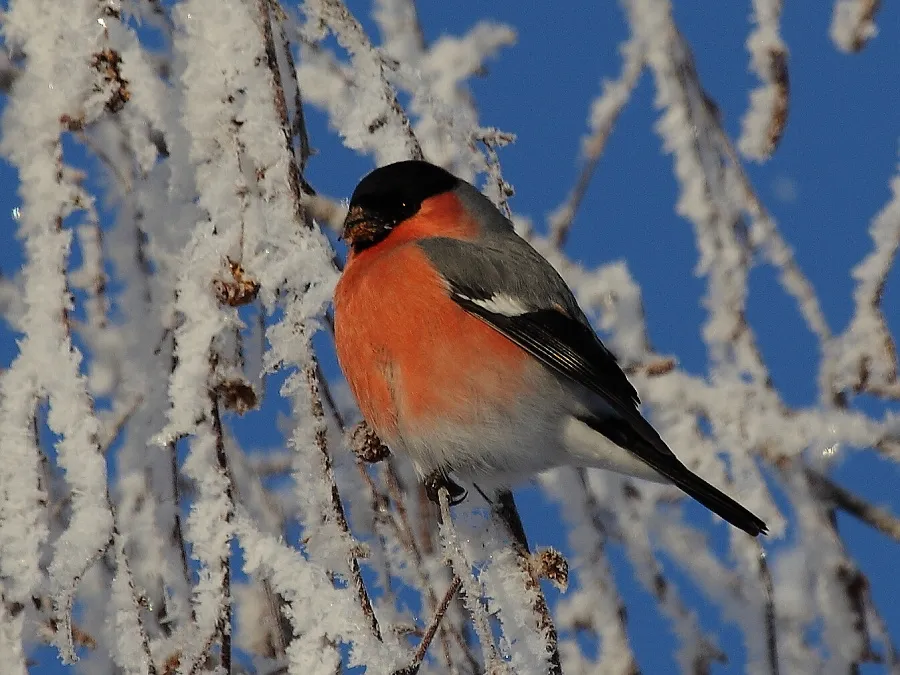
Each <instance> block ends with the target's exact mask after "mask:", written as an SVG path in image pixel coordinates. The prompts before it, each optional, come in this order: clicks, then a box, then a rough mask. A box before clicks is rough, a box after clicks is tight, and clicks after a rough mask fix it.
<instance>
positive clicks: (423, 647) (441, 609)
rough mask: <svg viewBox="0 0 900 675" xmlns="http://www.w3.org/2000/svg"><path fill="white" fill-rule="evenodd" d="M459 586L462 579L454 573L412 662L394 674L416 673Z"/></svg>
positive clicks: (414, 674) (412, 674) (413, 674)
mask: <svg viewBox="0 0 900 675" xmlns="http://www.w3.org/2000/svg"><path fill="white" fill-rule="evenodd" d="M460 587H462V579H460V578H459V577H458V576H457V575H455V574H454V575H453V580H452V581H451V582H450V587H449V588H448V589H447V592H446V593H445V594H444V597H443V599H442V600H441V604H439V605H438V607H437V610H436V611H435V613H434V616H433V617H432V618H431V623H429V624H428V628H426V629H425V634H424V635H423V636H422V641H421V642H420V643H419V646H418V647H416V651H415V653H414V654H413V660H412V663H411V664H409V665H408V666H407V667H406V668H402V669H400V670H398V671H395V673H394V675H416V673H418V672H419V668H420V667H421V666H422V662H423V661H424V660H425V653H426V652H427V651H428V647H429V646H430V645H431V641H432V640H433V639H434V636H435V633H437V630H438V627H439V626H440V625H441V620H442V619H443V618H444V614H446V613H447V609H448V608H449V607H450V603H451V602H452V600H453V598H454V597H455V596H456V594H457V593H458V592H459V589H460Z"/></svg>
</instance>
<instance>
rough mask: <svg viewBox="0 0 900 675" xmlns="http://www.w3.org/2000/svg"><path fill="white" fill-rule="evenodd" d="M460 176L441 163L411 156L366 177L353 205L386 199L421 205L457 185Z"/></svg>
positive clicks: (352, 198) (376, 170) (362, 204)
mask: <svg viewBox="0 0 900 675" xmlns="http://www.w3.org/2000/svg"><path fill="white" fill-rule="evenodd" d="M458 183H459V179H458V178H457V177H456V176H454V175H453V174H451V173H450V172H449V171H446V170H444V169H442V168H441V167H439V166H435V165H434V164H430V163H428V162H423V161H421V160H416V159H411V160H407V161H405V162H396V163H394V164H388V165H387V166H382V167H380V168H378V169H375V170H374V171H372V172H371V173H370V174H368V175H367V176H366V177H365V178H363V179H362V180H361V181H360V182H359V185H357V186H356V189H355V190H354V191H353V196H352V197H350V206H351V208H352V207H353V206H357V205H359V206H368V204H369V203H372V202H375V203H379V202H381V203H383V202H385V201H387V200H391V201H398V203H399V201H403V202H406V203H407V204H416V205H420V204H421V203H422V202H423V201H425V200H426V199H428V198H429V197H434V196H435V195H439V194H443V193H444V192H448V191H449V190H452V189H453V188H455V187H456V185H457V184H458Z"/></svg>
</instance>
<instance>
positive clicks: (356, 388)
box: [334, 243, 528, 441]
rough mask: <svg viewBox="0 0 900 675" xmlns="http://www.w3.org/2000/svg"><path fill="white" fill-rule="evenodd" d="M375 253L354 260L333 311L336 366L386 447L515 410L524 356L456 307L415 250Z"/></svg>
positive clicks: (409, 247) (409, 246)
mask: <svg viewBox="0 0 900 675" xmlns="http://www.w3.org/2000/svg"><path fill="white" fill-rule="evenodd" d="M378 248H379V247H373V249H372V250H370V251H365V252H363V253H362V254H360V255H358V256H356V257H355V258H353V259H352V261H351V262H350V263H349V264H348V266H347V268H346V269H345V270H344V274H343V275H342V277H341V280H340V282H339V283H338V286H337V289H336V291H335V302H334V307H335V311H334V317H335V333H336V340H335V342H336V346H337V356H338V360H339V362H340V364H341V368H342V369H343V371H344V375H345V376H346V378H347V382H348V383H349V385H350V389H351V390H352V391H353V394H354V396H355V397H356V400H357V402H358V403H359V406H360V410H361V411H362V413H363V416H364V417H365V418H366V420H367V421H368V422H369V424H371V425H372V426H373V427H374V428H375V431H376V432H377V433H378V434H379V435H381V436H382V437H383V438H385V439H386V440H388V441H390V440H391V439H395V438H397V437H398V435H401V436H402V435H404V434H417V433H427V429H428V427H429V426H431V425H439V424H445V423H450V424H453V423H459V424H473V423H476V422H477V421H478V420H479V418H482V419H483V418H484V417H485V416H488V415H490V414H492V413H493V412H494V411H496V410H497V408H503V407H508V406H513V405H515V402H516V399H517V398H518V397H519V395H520V394H521V393H522V389H523V387H524V386H525V376H526V370H527V367H528V357H527V356H526V354H525V352H523V351H522V350H521V349H520V348H519V347H517V346H516V345H515V344H514V343H512V342H511V341H510V340H508V339H507V338H506V337H504V336H503V335H501V334H500V333H499V332H497V331H495V330H494V329H493V328H491V327H490V326H488V325H487V324H485V323H483V322H482V321H480V320H479V319H477V318H475V317H473V316H471V315H469V314H467V313H466V312H465V311H464V310H462V309H461V308H460V307H459V306H458V305H457V304H456V303H454V302H453V301H452V300H451V299H450V297H449V296H448V295H447V289H446V287H445V285H444V283H443V281H442V280H441V278H440V277H439V276H438V274H437V273H436V272H435V271H434V270H433V268H432V267H431V265H430V263H429V261H428V259H427V258H426V256H425V254H424V253H423V252H422V251H421V250H420V249H419V248H418V247H416V246H415V245H414V244H413V243H403V244H400V245H397V246H394V247H391V248H389V249H388V248H387V247H385V248H384V249H381V250H375V249H378Z"/></svg>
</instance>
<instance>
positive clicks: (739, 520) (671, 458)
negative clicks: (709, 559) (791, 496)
mask: <svg viewBox="0 0 900 675" xmlns="http://www.w3.org/2000/svg"><path fill="white" fill-rule="evenodd" d="M637 419H638V420H639V422H638V424H635V425H634V426H633V425H632V424H633V423H634V422H636V421H637V420H629V422H632V424H629V423H628V422H626V421H625V420H621V419H616V418H613V417H604V418H601V417H590V418H587V419H582V421H583V422H584V423H585V424H587V425H588V426H589V427H591V428H592V429H593V430H594V431H597V432H599V433H601V434H603V435H604V436H606V437H607V438H608V439H610V440H611V441H613V442H614V443H616V444H617V445H619V446H620V447H622V448H624V449H625V450H628V451H629V452H631V453H632V454H634V455H635V456H636V457H638V458H639V459H640V460H641V461H643V462H644V463H645V464H647V465H649V466H650V468H652V469H653V470H655V471H656V472H657V473H659V474H661V475H662V476H664V477H666V478H668V479H669V480H670V481H672V483H674V484H675V485H676V486H677V487H678V488H680V489H681V490H682V491H683V492H684V493H685V494H687V495H689V496H690V497H693V498H694V499H696V500H697V501H698V502H700V503H701V504H703V506H705V507H706V508H708V509H709V510H710V511H712V512H713V513H715V514H716V515H718V516H720V517H721V518H723V519H724V520H726V521H728V522H729V523H731V524H732V525H734V526H735V527H737V528H739V529H741V530H743V531H744V532H746V533H747V534H749V535H751V536H754V537H755V536H757V535H759V534H767V533H768V528H767V527H766V524H765V522H763V521H762V520H761V519H760V518H757V517H756V516H755V515H754V514H753V513H751V512H750V511H748V510H747V509H745V508H744V507H743V506H741V505H740V504H738V503H737V502H736V501H734V500H733V499H732V498H731V497H729V496H728V495H726V494H725V493H724V492H722V491H721V490H719V489H718V488H715V487H713V486H712V485H710V484H709V483H707V482H706V481H705V480H703V479H702V478H700V476H698V475H696V474H695V473H693V472H692V471H691V470H690V469H688V468H687V467H686V466H685V465H684V464H682V463H681V462H680V461H679V459H678V458H677V457H676V456H675V455H674V454H673V453H672V451H671V450H670V449H669V447H668V446H667V445H666V444H665V442H664V441H663V440H662V438H660V437H659V434H657V433H656V430H655V429H654V428H653V427H652V426H650V423H649V422H647V421H646V420H644V419H643V418H641V417H639V416H637ZM635 427H637V428H635Z"/></svg>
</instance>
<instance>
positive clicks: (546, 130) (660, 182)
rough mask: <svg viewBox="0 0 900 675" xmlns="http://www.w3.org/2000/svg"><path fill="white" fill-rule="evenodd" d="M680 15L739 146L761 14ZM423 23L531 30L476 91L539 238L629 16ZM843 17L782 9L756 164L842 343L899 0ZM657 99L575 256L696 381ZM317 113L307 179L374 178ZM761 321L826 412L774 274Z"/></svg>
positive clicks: (885, 598)
mask: <svg viewBox="0 0 900 675" xmlns="http://www.w3.org/2000/svg"><path fill="white" fill-rule="evenodd" d="M676 4H677V9H676V11H675V17H676V21H677V22H678V24H679V26H680V28H681V30H682V32H683V33H684V34H685V36H686V38H687V40H688V41H689V42H690V43H691V45H692V46H693V49H694V55H695V58H696V61H697V67H698V69H699V72H700V75H701V78H702V81H703V83H704V85H705V87H706V89H707V91H708V92H709V93H710V94H711V95H712V96H713V98H714V99H715V100H716V101H717V103H718V104H719V107H720V109H721V112H722V115H723V117H724V120H725V125H726V128H727V130H728V131H729V132H730V133H731V134H732V136H736V135H737V132H738V130H739V121H740V118H741V116H742V115H743V113H744V111H745V109H746V106H747V96H748V91H749V90H750V88H751V87H753V86H755V84H756V80H755V76H754V75H753V74H752V73H750V72H749V70H748V60H749V57H748V54H747V51H746V49H745V47H744V41H745V40H746V36H747V33H748V30H749V27H750V26H749V12H750V7H749V4H750V3H747V2H709V1H708V0H706V1H701V0H686V1H684V2H680V3H676ZM349 5H350V7H351V9H353V10H354V11H356V12H357V15H358V16H360V18H363V19H364V23H365V24H366V26H367V27H368V28H369V29H370V32H371V33H374V31H375V28H374V24H373V23H372V22H371V20H369V19H368V18H367V17H365V8H366V7H367V3H362V2H351V3H349ZM420 15H421V18H422V23H423V26H424V29H425V34H426V37H427V38H428V39H429V40H433V39H435V38H437V37H439V36H440V35H441V34H444V33H450V34H461V33H463V32H465V31H466V30H467V29H468V28H469V27H471V26H472V25H473V24H474V23H475V22H476V21H477V20H479V19H482V18H490V19H494V20H497V21H500V22H504V23H508V24H510V25H511V26H512V27H514V28H515V29H516V31H517V33H518V44H517V45H516V46H515V47H513V48H511V49H507V50H505V51H503V52H501V54H500V55H499V57H498V58H496V59H495V60H494V61H492V62H491V63H490V64H489V66H488V72H487V73H486V75H485V77H483V78H480V79H477V80H475V81H474V83H473V90H474V93H475V95H476V99H477V101H478V105H479V109H480V114H481V122H482V124H484V125H492V126H498V127H500V128H502V129H503V130H506V131H511V132H514V133H516V134H517V135H518V140H517V142H516V144H515V145H513V146H511V147H509V148H507V149H504V150H502V151H501V155H500V157H501V161H502V164H503V170H504V175H505V177H506V179H507V180H508V181H510V182H511V183H512V184H513V185H514V186H515V188H516V196H515V197H514V198H513V201H512V205H513V208H514V210H515V211H516V212H517V213H520V214H523V215H527V216H530V217H531V218H532V220H533V221H534V223H535V224H536V225H538V226H539V227H542V226H543V224H544V223H545V221H546V216H547V214H548V213H549V212H550V211H551V210H552V209H553V208H555V207H556V206H557V205H558V204H559V203H560V201H562V200H563V199H564V198H565V196H566V194H567V192H568V190H569V189H570V187H571V185H572V184H573V182H574V180H575V178H576V176H577V173H578V170H579V162H578V161H577V160H578V153H579V148H580V139H581V137H582V135H583V134H584V132H585V129H586V117H587V111H588V108H589V105H590V102H591V100H592V99H593V98H594V97H595V96H596V95H597V93H598V91H599V83H600V80H601V78H602V77H604V76H606V77H614V76H616V74H617V73H618V72H619V68H620V58H619V54H618V51H617V49H618V46H619V44H620V43H621V42H622V41H624V40H625V39H626V37H627V28H626V26H625V24H624V21H623V19H622V14H621V12H620V11H619V9H618V7H617V5H615V3H611V2H603V3H574V2H572V3H565V2H558V3H552V9H551V3H546V4H544V5H543V6H542V7H540V8H538V7H535V6H534V5H533V4H532V5H528V6H527V8H526V6H525V4H523V3H491V4H486V3H483V2H479V1H476V0H457V1H456V2H452V3H449V2H448V3H437V2H422V3H421V8H420ZM830 21H831V3H793V2H788V3H785V9H784V15H783V19H782V22H781V26H782V36H783V38H784V40H785V42H786V43H787V45H788V49H789V51H790V61H789V68H790V77H791V98H790V104H791V109H790V119H789V122H788V127H787V131H786V134H785V136H784V139H783V141H782V143H781V145H780V147H779V149H778V151H777V152H776V153H775V155H774V157H773V158H772V159H771V160H770V161H768V162H766V163H765V164H763V165H751V166H750V168H749V170H750V175H751V177H752V180H753V182H754V184H755V186H756V188H757V190H758V191H759V194H760V196H761V197H762V198H763V200H764V202H765V203H766V206H767V207H768V209H769V210H770V212H771V213H772V215H773V216H774V218H775V219H776V220H777V222H778V223H779V226H780V228H781V231H782V233H783V235H784V237H785V238H786V239H787V241H788V242H789V243H790V244H791V245H792V246H793V247H794V249H795V253H796V256H797V259H798V261H799V263H800V265H801V267H802V268H803V269H804V271H805V272H806V274H807V275H808V277H809V278H810V280H811V281H812V283H813V285H814V286H815V288H816V290H817V291H818V294H819V299H820V301H821V303H822V305H823V309H824V311H825V313H826V316H827V318H828V320H829V322H830V326H831V328H832V330H834V331H835V332H839V331H840V330H842V329H843V328H844V327H845V326H846V324H847V322H848V320H849V318H850V316H851V313H852V309H853V307H852V302H851V293H852V289H853V282H852V279H851V278H850V276H849V269H850V268H851V267H852V266H853V265H854V264H855V263H856V262H858V261H859V260H860V259H861V258H862V257H863V256H864V255H865V254H866V253H867V252H868V251H869V250H870V248H871V240H870V238H869V236H868V232H867V229H868V225H869V222H870V219H871V218H872V216H873V215H874V214H875V213H876V212H877V211H878V210H879V209H880V208H881V207H882V206H883V205H884V204H885V203H886V201H887V200H888V198H889V193H888V181H889V179H890V177H891V176H892V175H893V174H895V173H896V168H897V157H898V154H897V152H898V140H900V116H898V114H897V112H896V111H898V110H900V86H897V73H898V67H900V6H898V4H897V3H883V4H882V9H881V11H880V13H879V15H878V21H877V23H878V26H879V28H880V29H881V34H880V35H879V36H878V37H877V38H875V39H874V40H873V41H872V42H871V43H870V44H869V45H868V46H867V47H866V49H865V50H864V51H863V52H862V53H861V54H856V55H847V54H843V53H841V52H839V51H838V50H837V49H836V48H835V47H834V45H833V43H832V42H831V41H830V38H829V35H828V29H829V24H830ZM653 97H654V92H653V83H652V80H651V78H650V76H649V74H648V73H644V75H643V76H642V78H641V80H640V83H639V86H638V89H637V91H636V92H635V94H634V96H633V98H632V100H631V102H630V103H629V104H628V106H627V108H626V109H625V111H624V113H623V115H622V117H621V118H620V120H619V123H618V124H617V126H616V129H615V131H614V133H613V135H612V137H611V139H610V141H609V144H608V146H607V149H606V152H605V154H604V157H603V159H602V161H601V164H600V166H599V168H598V170H597V172H596V174H595V177H594V181H593V184H592V187H591V189H590V191H589V193H588V195H587V198H586V200H585V202H584V204H583V206H582V209H581V211H580V213H579V216H578V218H577V220H576V223H575V228H574V231H573V234H572V236H571V238H570V241H569V242H568V245H567V250H568V252H569V253H570V255H571V256H572V257H573V258H574V259H576V260H578V261H581V262H583V263H584V264H586V265H589V266H591V265H596V264H599V263H602V262H606V261H611V260H617V259H624V260H626V261H627V262H628V266H629V268H630V270H631V272H632V274H633V275H634V277H635V278H636V280H637V281H638V282H639V283H640V284H641V286H642V289H643V297H644V302H645V307H646V311H647V315H648V321H649V327H650V337H651V339H652V342H653V344H654V346H655V347H656V349H657V350H658V351H659V352H661V353H664V354H673V355H675V356H677V358H678V359H679V361H680V363H681V364H682V365H683V366H684V367H685V368H686V369H687V370H689V371H692V372H696V373H699V372H702V371H704V370H705V365H706V351H705V348H704V345H703V342H702V339H701V335H700V330H699V327H700V325H701V324H702V321H703V319H704V311H703V309H702V306H701V304H700V298H701V297H702V295H703V293H704V289H705V283H704V281H703V280H702V279H699V278H697V277H696V276H695V274H694V267H695V264H696V260H697V255H696V249H695V244H694V238H693V233H692V228H691V225H690V223H688V222H686V221H684V220H683V219H681V218H679V217H678V216H677V215H676V214H675V212H674V208H673V205H674V203H675V200H676V195H677V185H676V183H675V180H674V178H673V177H672V171H671V158H670V157H668V156H665V155H664V154H662V152H661V150H660V141H659V137H658V136H657V135H656V134H655V132H654V131H653V124H654V122H655V120H656V119H657V116H658V113H657V111H656V110H655V108H654V106H653ZM0 105H2V102H0ZM307 115H308V122H309V130H310V136H311V141H312V143H313V145H314V146H315V147H316V148H317V149H318V150H319V154H318V156H316V157H314V158H313V160H312V161H311V162H310V166H309V170H308V179H309V180H310V182H311V183H312V184H313V185H315V187H316V188H317V189H318V190H319V191H321V192H323V193H325V194H328V195H331V196H335V197H346V196H349V194H350V192H351V191H352V189H353V187H354V186H355V184H356V182H357V181H358V179H359V178H360V177H361V176H362V175H363V174H364V173H366V172H367V171H368V170H369V169H370V168H372V164H371V161H370V160H369V159H368V158H360V157H357V156H355V155H353V154H352V153H350V152H349V151H346V150H344V149H343V148H341V146H340V142H339V139H338V138H337V137H336V135H335V134H334V133H333V132H332V131H331V130H329V129H328V127H327V124H326V121H325V119H324V117H323V116H322V115H321V114H320V113H319V112H318V111H316V110H314V109H312V110H308V111H307ZM0 185H2V186H3V189H2V190H0V222H2V223H3V225H4V227H3V229H2V234H0V270H2V271H3V273H4V274H11V273H12V272H14V269H15V266H16V265H17V264H18V260H19V257H18V256H19V253H18V251H17V249H16V244H15V243H14V242H13V240H12V237H11V234H12V228H13V226H14V223H13V222H12V219H11V215H10V214H11V211H12V209H13V208H14V207H15V205H16V203H17V202H16V196H15V194H14V185H15V174H14V173H12V172H11V171H10V169H9V167H8V166H5V165H2V164H0ZM898 302H900V271H898V269H896V268H895V269H894V270H893V272H892V274H891V276H890V278H889V282H888V286H887V289H886V293H885V296H884V307H885V308H886V310H887V311H886V313H887V314H888V321H889V323H890V324H891V326H892V328H893V331H894V334H895V335H900V311H896V310H895V311H894V312H893V313H891V312H890V308H896V307H897V306H898ZM749 318H750V320H751V323H752V324H753V325H754V327H755V329H756V330H757V334H758V339H759V343H760V346H761V349H762V351H763V354H764V356H765V358H766V360H767V362H768V364H769V367H770V369H771V372H772V375H773V378H774V381H775V384H776V386H777V387H778V388H779V390H780V391H781V393H782V396H783V397H784V399H785V400H786V401H787V402H788V403H790V404H796V405H809V404H811V403H813V402H814V401H815V398H816V381H815V372H816V367H817V346H816V343H815V341H814V339H813V337H812V336H811V335H810V334H809V332H808V331H807V330H806V328H805V326H804V325H803V323H802V321H801V319H800V317H799V315H798V314H797V313H796V311H795V310H794V304H793V301H792V300H791V299H789V298H787V297H785V295H784V294H783V293H782V291H781V290H780V289H779V287H778V286H777V284H776V281H775V275H774V273H773V272H772V270H771V269H769V268H759V269H757V270H756V271H754V273H753V274H752V276H751V284H750V304H749ZM12 347H13V345H12V341H11V335H10V333H9V332H8V330H6V329H5V328H0V357H2V364H3V365H6V364H8V362H9V359H10V358H11V355H12V351H11V350H12ZM862 405H864V406H865V407H866V409H867V410H871V411H874V412H876V413H879V412H880V411H881V410H884V409H885V406H883V405H882V404H880V403H878V402H877V401H865V402H863V403H862ZM247 431H251V430H249V429H248V430H247ZM833 476H834V477H835V478H836V479H837V480H838V481H839V482H840V483H841V484H842V485H845V486H846V487H848V488H851V489H853V490H855V491H857V492H859V493H860V494H863V495H865V496H866V497H868V498H869V499H870V500H871V501H873V502H875V503H878V504H882V505H884V506H888V507H890V508H891V509H892V511H893V512H894V513H900V496H898V495H900V490H898V489H897V487H898V485H900V467H898V466H897V465H892V464H888V463H886V462H883V461H881V460H880V459H878V458H877V457H876V456H875V455H874V454H873V453H870V452H862V453H848V454H846V455H845V457H844V459H843V460H842V461H841V462H840V463H839V464H838V465H837V466H836V467H835V470H834V473H833ZM519 498H520V505H521V507H522V510H523V513H524V514H525V526H526V529H527V531H528V532H529V535H530V537H531V538H532V540H533V541H535V542H537V543H540V544H542V545H546V544H555V545H562V544H563V539H562V538H561V536H560V532H559V528H558V527H557V525H556V522H555V513H554V511H553V510H552V509H549V510H548V509H546V508H544V505H543V503H542V502H541V501H540V500H539V499H538V498H537V497H536V493H535V492H534V491H533V490H524V491H522V492H521V493H520V495H519ZM840 525H841V531H842V532H843V533H844V534H845V535H846V541H847V542H848V544H849V546H850V550H851V552H852V553H853V555H854V556H855V557H856V559H857V560H858V561H859V563H860V565H861V567H862V569H863V571H864V572H866V573H867V574H868V576H869V578H870V581H871V582H872V587H873V593H874V596H875V598H876V602H877V604H878V606H879V609H880V610H881V612H882V614H883V616H884V618H885V619H886V621H887V624H888V627H889V630H890V632H891V634H892V635H893V637H894V639H895V641H898V642H900V607H898V606H897V605H896V603H894V602H892V601H891V598H897V597H900V579H898V578H897V576H896V574H895V573H894V570H896V569H897V566H898V565H900V546H898V545H897V544H896V543H895V542H892V541H889V540H888V539H886V538H884V537H882V536H881V535H879V534H877V533H874V532H872V531H871V530H869V529H867V528H865V527H864V526H861V525H859V524H858V523H856V522H854V521H852V520H850V519H848V518H842V519H841V521H840ZM612 555H613V560H614V563H615V565H614V568H615V572H616V574H617V581H618V582H619V583H620V585H621V587H622V589H623V592H624V594H625V595H626V598H627V600H628V601H629V604H630V615H629V628H630V633H631V635H632V639H633V640H634V642H635V644H636V645H637V646H636V652H637V655H638V658H639V661H640V665H641V667H642V668H643V669H644V672H646V673H656V672H669V671H671V670H673V669H674V660H673V656H672V654H673V652H674V649H675V641H674V638H673V636H672V633H671V631H670V630H669V628H668V627H667V625H666V623H665V621H664V620H662V619H660V618H659V617H658V615H657V614H656V612H655V611H654V603H653V601H652V599H651V598H649V596H647V594H646V593H644V592H643V591H642V590H641V589H640V588H639V587H638V586H637V585H636V584H635V583H634V582H633V581H632V580H631V578H630V574H629V571H628V568H627V566H626V565H625V564H624V562H623V559H622V556H621V554H620V553H617V552H616V551H615V550H613V552H612ZM679 581H683V580H682V579H680V578H679ZM684 583H688V582H687V581H684ZM685 598H686V600H687V601H688V602H689V603H690V604H691V605H692V607H694V608H695V609H696V610H697V611H698V612H699V613H700V617H701V621H702V622H703V624H704V626H705V627H706V628H707V629H709V630H711V631H712V632H718V633H719V635H720V642H721V645H722V646H723V647H724V648H725V650H726V651H727V652H729V653H730V654H731V656H732V657H733V660H732V663H731V664H730V665H729V666H728V667H723V668H720V669H717V670H716V671H715V672H721V673H725V672H728V673H731V672H734V673H737V672H742V668H741V654H742V652H741V649H740V646H739V644H738V640H737V638H738V633H737V632H736V631H735V630H734V629H733V628H729V627H728V626H723V625H722V624H721V622H720V618H719V617H718V615H717V613H716V612H715V611H714V610H711V609H709V608H708V607H705V606H704V603H703V600H702V598H701V597H700V595H699V594H698V593H696V591H695V590H691V589H690V587H689V586H688V589H687V590H686V591H685ZM42 664H44V665H43V666H42V667H40V668H37V669H36V670H35V671H34V672H45V673H51V672H57V669H56V668H55V667H50V666H49V664H48V662H47V661H45V660H42ZM866 672H869V671H868V670H867V671H866ZM871 672H873V673H874V672H878V671H877V670H871Z"/></svg>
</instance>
